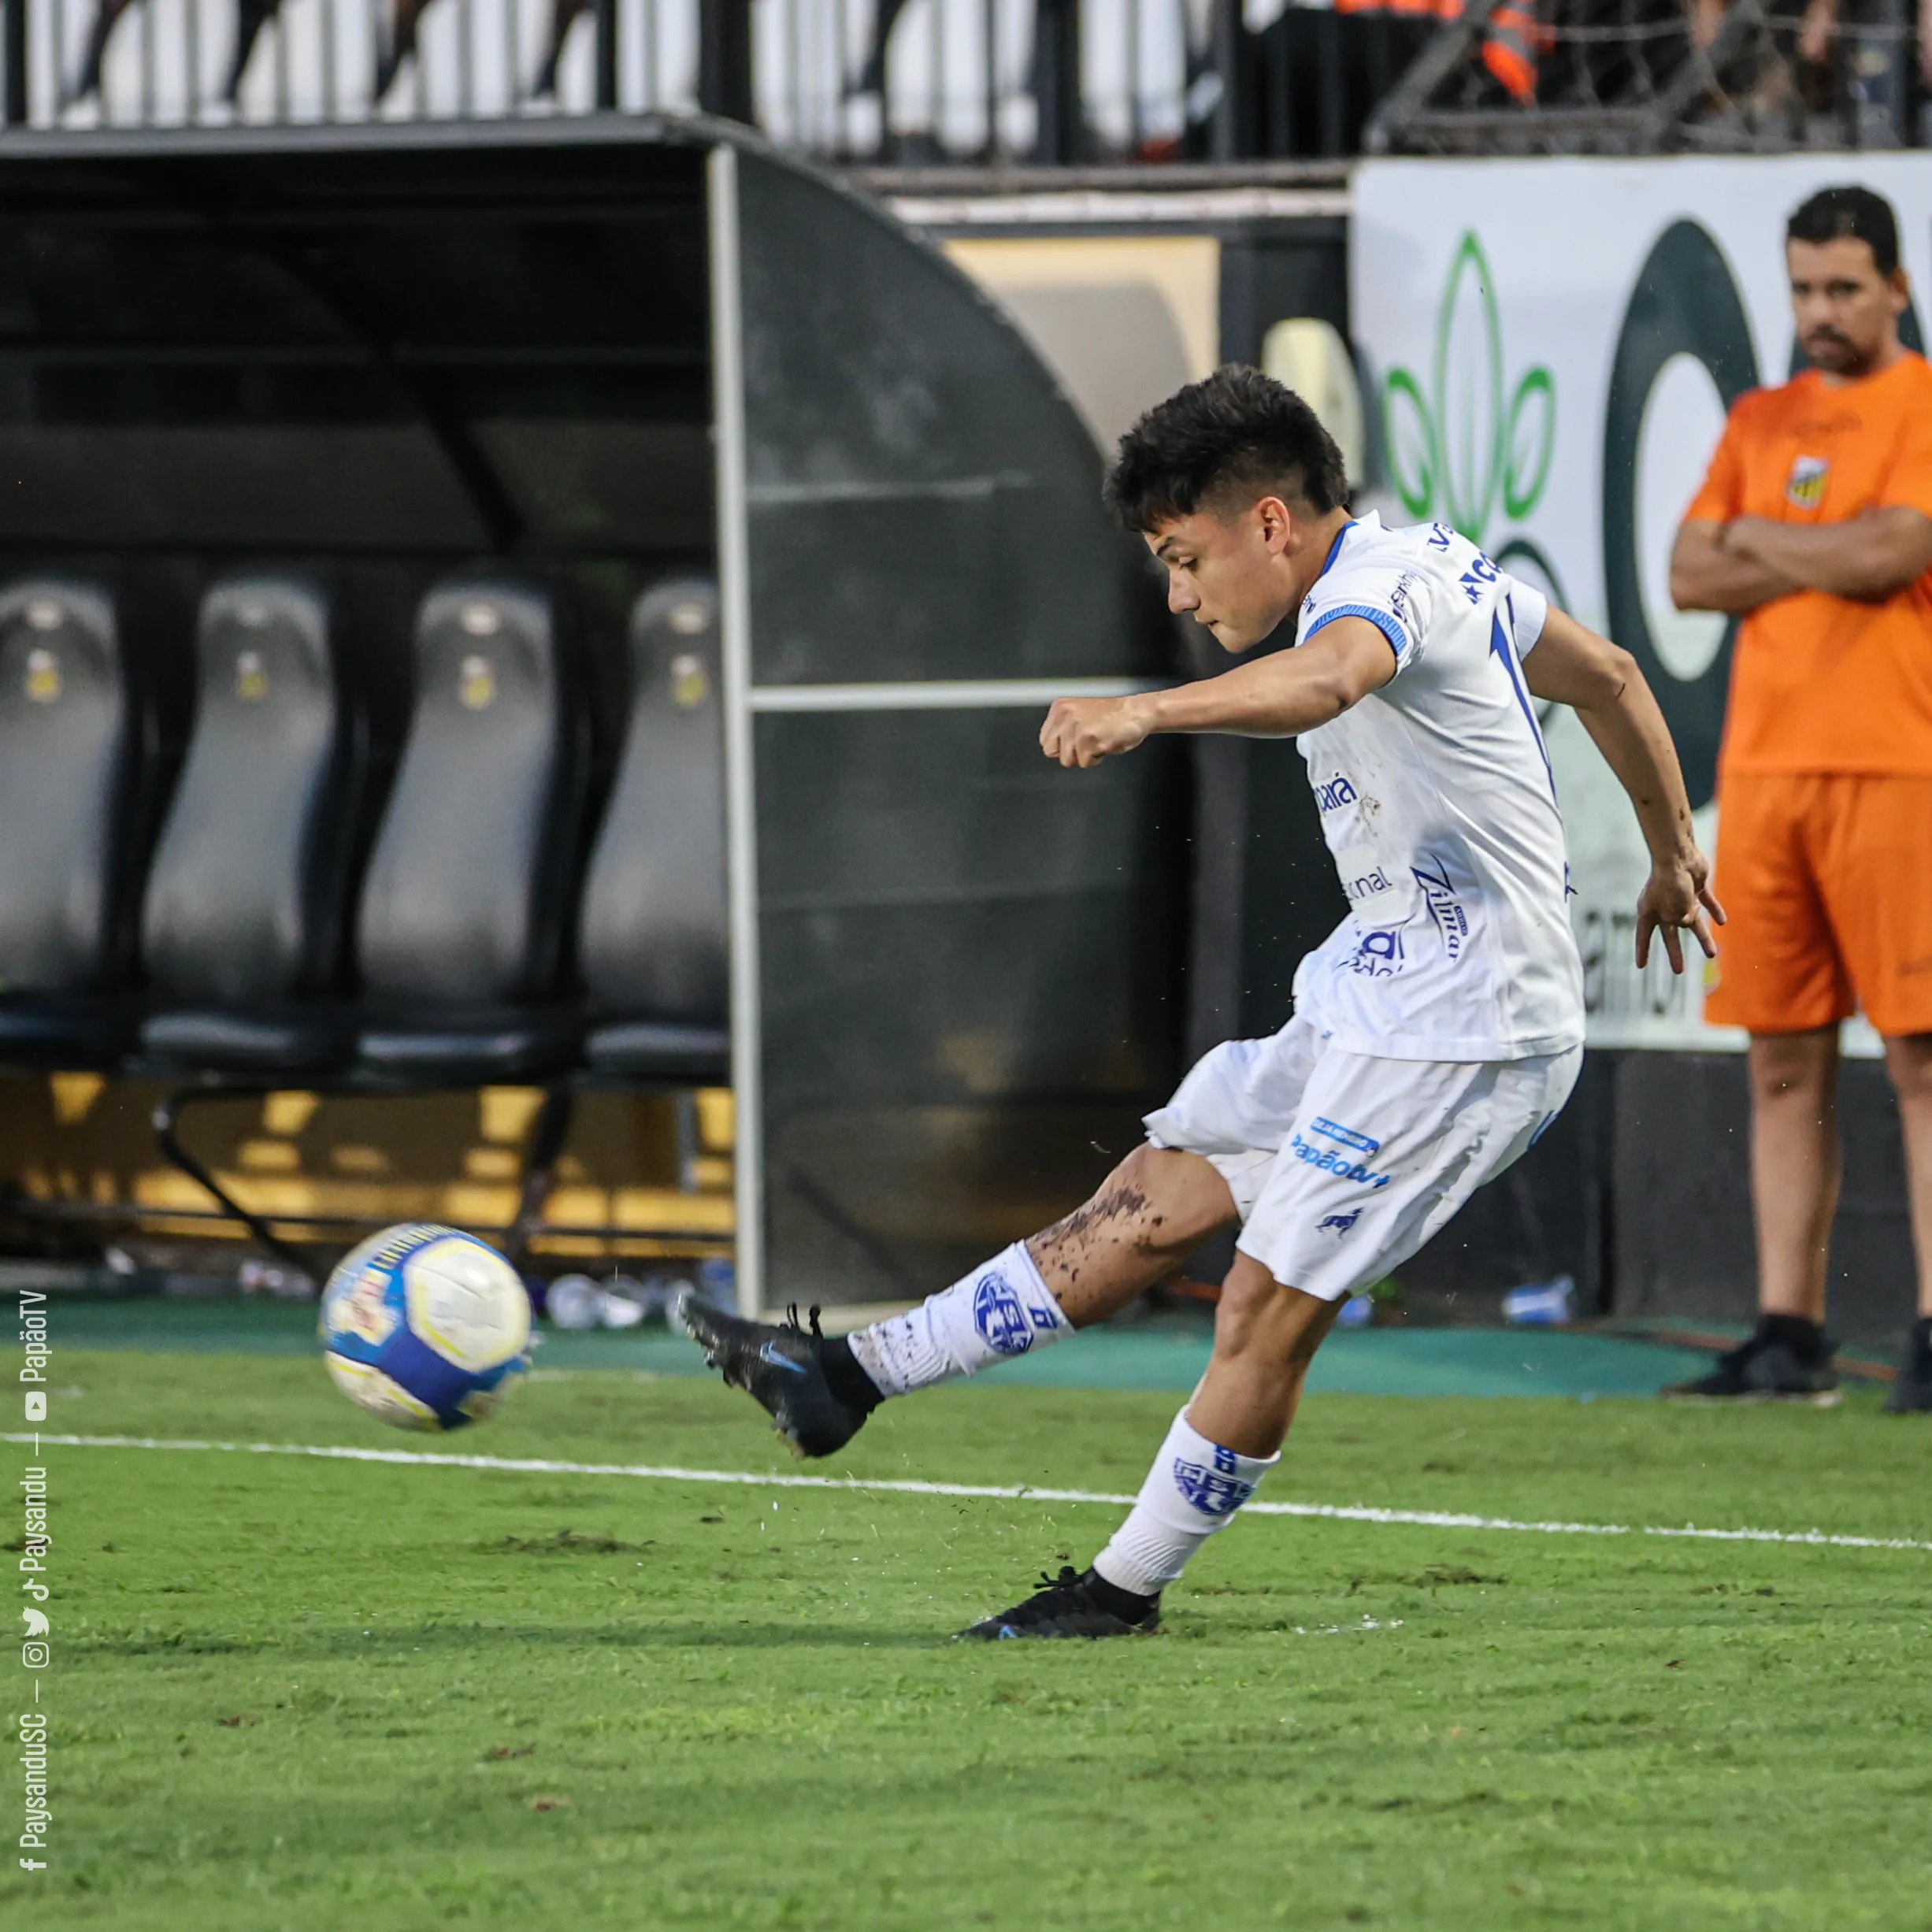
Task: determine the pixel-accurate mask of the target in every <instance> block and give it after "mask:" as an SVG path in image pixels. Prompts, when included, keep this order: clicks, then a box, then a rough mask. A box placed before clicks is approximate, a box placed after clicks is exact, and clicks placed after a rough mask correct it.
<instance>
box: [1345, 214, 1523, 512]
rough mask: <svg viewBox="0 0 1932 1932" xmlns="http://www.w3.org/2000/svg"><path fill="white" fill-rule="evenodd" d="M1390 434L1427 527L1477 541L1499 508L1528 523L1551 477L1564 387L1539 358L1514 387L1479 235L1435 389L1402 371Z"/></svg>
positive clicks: (1446, 313) (1464, 263)
mask: <svg viewBox="0 0 1932 1932" xmlns="http://www.w3.org/2000/svg"><path fill="white" fill-rule="evenodd" d="M1382 434H1383V438H1384V443H1385V448H1386V450H1387V452H1388V465H1389V480H1390V481H1391V482H1392V484H1394V485H1395V488H1396V494H1397V495H1399V496H1400V498H1401V499H1402V505H1403V507H1404V509H1405V510H1407V512H1408V513H1409V514H1410V515H1411V517H1415V519H1416V520H1417V521H1418V522H1419V521H1422V520H1423V519H1424V518H1426V517H1434V518H1437V519H1439V520H1440V521H1443V522H1444V523H1448V524H1450V525H1453V527H1454V528H1456V529H1458V530H1459V531H1460V532H1462V533H1463V536H1466V537H1467V538H1468V539H1469V540H1470V542H1471V543H1481V542H1482V540H1483V535H1484V532H1485V531H1486V530H1487V529H1488V528H1489V525H1490V521H1491V519H1492V518H1493V517H1494V516H1495V514H1496V510H1497V507H1498V506H1499V505H1500V507H1501V509H1502V511H1503V514H1504V517H1507V519H1508V521H1510V522H1511V523H1520V522H1522V520H1523V519H1524V518H1525V517H1527V516H1528V515H1529V514H1530V512H1531V511H1532V510H1534V509H1535V508H1536V506H1537V501H1538V499H1540V498H1541V496H1542V494H1543V486H1544V484H1546V483H1547V482H1548V480H1549V473H1550V458H1551V456H1552V454H1553V453H1554V451H1555V449H1556V384H1555V382H1554V381H1553V380H1552V378H1551V376H1550V373H1549V371H1548V369H1545V368H1544V366H1543V365H1542V364H1541V363H1540V362H1539V363H1537V365H1535V366H1534V367H1533V368H1532V369H1526V370H1525V371H1524V372H1523V373H1522V376H1520V377H1519V378H1518V380H1517V381H1516V383H1515V387H1514V388H1510V387H1509V386H1508V383H1507V378H1506V376H1505V374H1504V362H1503V324H1502V318H1501V317H1500V315H1499V314H1498V313H1497V312H1496V292H1495V288H1494V286H1493V277H1492V276H1491V275H1490V273H1489V260H1488V258H1487V257H1486V256H1485V255H1484V254H1483V252H1482V243H1481V242H1479V241H1478V239H1476V235H1475V232H1474V230H1473V229H1470V230H1467V231H1465V232H1464V234H1463V239H1462V240H1461V241H1460V242H1459V243H1457V244H1456V250H1455V260H1454V261H1452V262H1451V263H1450V265H1449V279H1448V281H1447V282H1446V283H1445V284H1444V286H1443V291H1442V306H1441V308H1440V309H1439V310H1437V313H1436V356H1435V365H1434V367H1433V369H1431V370H1430V390H1429V392H1428V393H1426V394H1425V392H1424V391H1423V388H1422V384H1421V383H1420V382H1419V381H1418V380H1417V379H1416V377H1415V374H1414V373H1412V372H1411V370H1408V369H1402V368H1396V369H1391V370H1390V371H1389V377H1388V380H1387V381H1386V382H1385V383H1384V384H1383V385H1382Z"/></svg>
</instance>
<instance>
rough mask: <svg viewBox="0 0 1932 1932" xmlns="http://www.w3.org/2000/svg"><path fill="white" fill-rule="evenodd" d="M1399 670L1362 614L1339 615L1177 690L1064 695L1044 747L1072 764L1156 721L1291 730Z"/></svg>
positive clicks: (1115, 746)
mask: <svg viewBox="0 0 1932 1932" xmlns="http://www.w3.org/2000/svg"><path fill="white" fill-rule="evenodd" d="M1395 674H1396V655H1395V653H1394V651H1392V650H1391V649H1390V648H1389V640H1388V639H1387V638H1385V636H1383V635H1382V633H1381V631H1379V630H1378V629H1377V628H1376V627H1375V626H1374V625H1373V624H1371V623H1370V622H1369V621H1367V620H1366V618H1363V617H1337V619H1335V620H1334V621H1333V622H1332V623H1329V624H1325V625H1323V626H1322V629H1321V630H1320V631H1319V632H1317V633H1316V635H1315V636H1313V637H1312V638H1311V639H1310V640H1308V642H1307V643H1305V644H1303V645H1300V647H1297V648H1296V649H1295V650H1292V651H1275V652H1274V653H1273V654H1272V655H1270V656H1268V657H1265V658H1257V659H1255V662H1253V663H1252V664H1244V665H1240V666H1237V668H1236V669H1233V670H1232V671H1224V672H1222V674H1221V675H1220V676H1219V677H1203V678H1199V679H1197V680H1196V681H1195V682H1194V683H1192V684H1179V685H1177V686H1176V687H1175V688H1174V689H1173V690H1172V691H1144V692H1137V693H1136V694H1135V695H1133V697H1130V698H1060V699H1056V700H1055V703H1054V706H1053V708H1052V710H1050V711H1049V712H1048V714H1047V721H1046V722H1045V724H1044V725H1041V726H1040V749H1041V751H1044V752H1045V753H1046V755H1047V756H1048V758H1058V759H1059V761H1060V762H1061V763H1062V765H1065V766H1069V767H1072V766H1076V765H1077V766H1082V767H1085V766H1089V765H1097V764H1099V762H1100V760H1101V759H1102V758H1111V757H1113V756H1114V755H1116V754H1117V753H1119V752H1122V751H1133V748H1134V747H1136V746H1137V745H1138V744H1142V743H1143V742H1144V741H1145V740H1147V739H1148V738H1149V737H1151V736H1152V735H1153V734H1154V733H1155V732H1157V731H1225V732H1234V733H1237V735H1239V736H1243V737H1248V738H1293V737H1298V736H1300V734H1301V733H1302V732H1304V731H1313V730H1314V729H1315V728H1316V727H1317V726H1318V725H1326V724H1328V723H1329V722H1331V721H1333V720H1334V719H1336V718H1339V717H1341V714H1342V713H1343V712H1344V711H1345V710H1348V708H1349V706H1351V705H1355V704H1359V703H1361V702H1362V700H1363V699H1364V698H1366V696H1367V695H1369V693H1370V692H1371V691H1377V690H1379V689H1380V688H1381V687H1382V686H1383V685H1384V684H1387V683H1388V682H1389V679H1390V678H1392V677H1394V676H1395Z"/></svg>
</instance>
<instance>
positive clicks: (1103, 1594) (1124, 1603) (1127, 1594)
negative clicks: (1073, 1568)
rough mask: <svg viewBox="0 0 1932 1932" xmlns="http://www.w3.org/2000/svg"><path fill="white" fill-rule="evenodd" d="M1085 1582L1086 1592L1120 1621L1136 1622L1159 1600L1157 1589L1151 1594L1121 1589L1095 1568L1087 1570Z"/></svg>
mask: <svg viewBox="0 0 1932 1932" xmlns="http://www.w3.org/2000/svg"><path fill="white" fill-rule="evenodd" d="M1086 1583H1087V1594H1088V1596H1091V1597H1092V1599H1093V1600H1094V1601H1095V1602H1096V1604H1099V1606H1100V1608H1102V1609H1103V1610H1104V1611H1107V1614H1108V1615H1110V1616H1114V1617H1118V1618H1119V1619H1120V1620H1121V1622H1122V1623H1138V1622H1140V1619H1142V1618H1143V1617H1144V1616H1145V1615H1147V1613H1148V1611H1150V1610H1151V1609H1152V1608H1154V1606H1155V1604H1158V1603H1159V1601H1160V1593H1159V1591H1158V1590H1156V1591H1155V1593H1154V1594H1153V1595H1152V1596H1140V1594H1139V1593H1137V1592H1136V1591H1133V1590H1123V1589H1122V1588H1121V1587H1120V1585H1118V1583H1110V1582H1107V1578H1105V1577H1103V1576H1102V1575H1101V1574H1100V1573H1099V1570H1088V1572H1087V1577H1086Z"/></svg>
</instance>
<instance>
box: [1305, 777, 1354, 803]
mask: <svg viewBox="0 0 1932 1932" xmlns="http://www.w3.org/2000/svg"><path fill="white" fill-rule="evenodd" d="M1354 803H1355V786H1354V784H1352V782H1351V781H1349V780H1348V778H1347V777H1344V776H1342V775H1341V774H1337V776H1336V777H1333V778H1331V779H1329V781H1328V782H1327V784H1318V785H1317V786H1316V787H1315V805H1316V807H1317V808H1318V810H1322V811H1325V812H1338V811H1340V810H1341V808H1342V807H1344V805H1352V804H1354Z"/></svg>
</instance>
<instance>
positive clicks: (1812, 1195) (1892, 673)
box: [1671, 187, 1932, 1412]
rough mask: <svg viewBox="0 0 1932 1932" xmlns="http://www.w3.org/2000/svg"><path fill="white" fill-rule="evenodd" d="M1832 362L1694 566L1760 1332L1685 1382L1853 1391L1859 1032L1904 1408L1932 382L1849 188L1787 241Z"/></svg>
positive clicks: (1919, 1134)
mask: <svg viewBox="0 0 1932 1932" xmlns="http://www.w3.org/2000/svg"><path fill="white" fill-rule="evenodd" d="M1786 262H1787V266H1788V267H1789V272H1790V278H1791V303H1792V310H1793V314H1794V316H1795V317H1796V320H1797V334H1798V339H1799V341H1800V343H1801V344H1802V346H1803V347H1804V353H1805V354H1806V355H1807V356H1808V358H1810V360H1811V365H1812V366H1811V368H1809V369H1806V370H1805V371H1804V373H1802V374H1800V375H1798V376H1794V377H1793V379H1792V380H1790V381H1789V382H1788V383H1786V384H1785V385H1784V386H1783V387H1782V388H1778V389H1760V390H1755V391H1752V392H1751V393H1750V394H1749V395H1744V396H1741V397H1740V398H1739V399H1737V403H1736V405H1735V406H1734V408H1733V409H1732V410H1731V413H1730V421H1729V423H1728V424H1727V425H1726V427H1725V431H1724V437H1723V440H1722V442H1721V443H1719V446H1718V451H1717V454H1716V455H1715V458H1713V459H1712V461H1711V471H1710V474H1709V476H1708V477H1707V478H1706V479H1705V480H1704V488H1702V490H1700V491H1699V492H1698V495H1697V499H1696V501H1695V502H1693V503H1692V505H1691V506H1690V508H1689V511H1688V512H1687V513H1686V514H1685V520H1684V524H1683V527H1682V528H1681V529H1680V530H1679V531H1678V536H1677V545H1676V548H1675V549H1674V551H1673V552H1672V554H1671V595H1672V597H1673V598H1674V599H1675V600H1676V602H1677V604H1678V607H1679V608H1680V609H1682V610H1721V611H1728V612H1737V613H1739V614H1742V615H1743V617H1744V621H1743V623H1742V625H1741V626H1740V628H1739V630H1738V634H1737V649H1736V653H1735V656H1734V660H1733V664H1732V669H1731V688H1730V710H1729V713H1728V714H1727V717H1726V724H1725V733H1724V747H1723V753H1722V759H1721V761H1720V764H1719V792H1718V795H1719V806H1720V814H1719V833H1718V857H1717V873H1716V884H1717V888H1718V890H1719V895H1720V896H1721V897H1722V899H1723V901H1724V903H1725V906H1726V909H1727V910H1728V911H1729V914H1730V924H1729V925H1726V927H1725V928H1724V929H1723V930H1722V935H1721V937H1720V940H1719V955H1718V966H1719V983H1718V985H1717V986H1716V987H1715V989H1714V990H1713V992H1712V993H1711V997H1710V999H1709V1000H1708V1002H1707V1003H1706V1005H1705V1008H1704V1010H1705V1013H1706V1014H1707V1016H1708V1018H1711V1019H1712V1020H1715V1021H1717V1022H1719V1023H1720V1024H1723V1025H1737V1026H1743V1027H1745V1028H1747V1029H1748V1030H1749V1032H1750V1035H1751V1050H1750V1070H1751V1102H1752V1130H1751V1183H1752V1202H1753V1205H1754V1207H1755V1210H1756V1219H1757V1237H1758V1298H1759V1307H1760V1318H1759V1322H1758V1326H1757V1329H1756V1333H1754V1334H1753V1335H1752V1337H1751V1338H1750V1340H1749V1341H1747V1342H1745V1344H1743V1345H1742V1346H1741V1348H1737V1349H1735V1350H1734V1351H1733V1352H1731V1353H1730V1354H1729V1355H1726V1356H1724V1357H1722V1359H1720V1361H1719V1363H1718V1365H1717V1366H1716V1368H1715V1370H1714V1371H1713V1372H1712V1373H1711V1374H1709V1375H1708V1376H1705V1377H1704V1378H1701V1379H1700V1380H1699V1381H1694V1382H1687V1383H1685V1384H1684V1385H1682V1388H1681V1389H1678V1390H1675V1391H1673V1392H1674V1393H1679V1394H1686V1395H1697V1396H1734V1397H1749V1396H1759V1397H1762V1396H1786V1397H1788V1398H1795V1399H1797V1400H1808V1401H1812V1402H1818V1403H1830V1402H1834V1401H1835V1400H1837V1393H1836V1390H1837V1376H1836V1375H1835V1374H1834V1372H1833V1370H1832V1367H1831V1355H1832V1349H1833V1344H1832V1343H1831V1342H1830V1341H1829V1340H1828V1339H1827V1338H1826V1335H1825V1333H1824V1327H1823V1323H1824V1315H1825V1264H1826V1247H1827V1244H1828V1243H1829V1240H1830V1232H1831V1222H1832V1216H1833V1214H1834V1211H1835V1209H1836V1207H1837V1199H1838V1180H1839V1167H1840V1156H1839V1148H1838V1137H1837V1118H1836V1094H1837V1070H1838V1024H1839V1022H1841V1020H1843V1019H1845V1018H1846V1017H1847V1016H1848V1015H1849V1014H1851V1013H1852V1010H1853V1009H1854V1006H1855V1004H1857V1003H1862V1005H1863V1008H1864V1010H1865V1013H1866V1014H1867V1017H1868V1018H1870V1020H1871V1023H1872V1025H1874V1026H1875V1027H1876V1028H1877V1029H1878V1032H1879V1033H1881V1034H1882V1035H1883V1036H1884V1038H1885V1050H1886V1065H1887V1067H1888V1069H1889V1072H1890V1074H1891V1077H1892V1085H1893V1090H1894V1092H1896V1093H1897V1096H1898V1102H1899V1110H1900V1117H1901V1119H1902V1122H1903V1125H1904V1139H1905V1159H1906V1174H1907V1177H1908V1186H1909V1189H1910V1195H1911V1210H1912V1236H1913V1240H1914V1243H1915V1248H1916V1251H1917V1255H1918V1263H1919V1320H1918V1322H1917V1323H1916V1324H1915V1326H1914V1328H1913V1330H1912V1347H1911V1352H1910V1355H1909V1357H1908V1360H1907V1362H1906V1364H1905V1366H1904V1369H1903V1370H1901V1371H1900V1375H1899V1378H1898V1380H1897V1383H1896V1384H1895V1385H1893V1393H1892V1399H1891V1401H1890V1403H1889V1405H1888V1406H1889V1407H1891V1408H1892V1409H1893V1410H1895V1411H1900V1412H1904V1411H1932V368H1929V367H1928V366H1927V365H1926V362H1925V361H1924V359H1923V358H1922V357H1919V356H1918V355H1915V354H1912V352H1911V351H1910V350H1907V349H1906V348H1904V347H1903V346H1902V345H1901V343H1900V340H1899V333H1898V318H1899V317H1900V314H1902V313H1904V309H1905V306H1906V302H1907V289H1906V283H1905V276H1904V271H1903V270H1902V269H1900V266H1899V255H1898V225H1897V220H1896V218H1895V217H1894V216H1893V212H1892V210H1891V207H1890V206H1889V204H1888V203H1887V202H1885V201H1884V200H1883V199H1882V198H1880V197H1879V196H1878V195H1875V194H1873V193H1871V191H1869V190H1868V189H1865V188H1858V187H1843V188H1827V189H1826V190H1825V191H1823V192H1822V193H1820V194H1818V195H1813V196H1812V197H1811V199H1810V200H1809V201H1808V202H1805V203H1804V206H1802V207H1801V208H1800V209H1799V210H1797V213H1795V214H1794V215H1793V216H1792V217H1791V221H1790V223H1789V227H1788V228H1787V229H1786Z"/></svg>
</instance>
